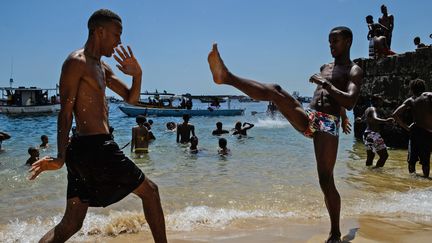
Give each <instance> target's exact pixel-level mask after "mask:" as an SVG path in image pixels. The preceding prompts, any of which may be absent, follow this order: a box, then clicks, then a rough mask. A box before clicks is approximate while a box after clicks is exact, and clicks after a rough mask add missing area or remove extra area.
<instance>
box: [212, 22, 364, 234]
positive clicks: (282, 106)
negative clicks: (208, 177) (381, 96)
mask: <svg viewBox="0 0 432 243" xmlns="http://www.w3.org/2000/svg"><path fill="white" fill-rule="evenodd" d="M329 42H330V50H331V54H332V56H333V57H334V58H335V61H334V63H330V64H325V65H323V66H322V67H321V73H320V74H315V75H313V76H312V77H311V78H310V80H309V81H310V82H314V83H316V84H317V88H316V90H315V92H314V97H313V100H312V102H311V104H310V108H308V109H306V110H304V109H303V107H302V105H301V104H300V103H299V102H298V101H297V100H296V99H295V98H293V97H292V96H291V95H290V94H288V92H286V91H285V90H283V89H282V88H281V87H280V86H279V85H277V84H263V83H260V82H257V81H253V80H248V79H244V78H240V77H238V76H235V75H234V74H233V73H231V72H230V71H229V70H228V69H227V67H226V66H225V65H224V63H223V61H222V59H221V57H220V55H219V52H218V49H217V45H216V44H214V45H213V49H212V51H211V52H210V53H209V56H208V62H209V64H210V69H211V72H212V74H213V80H214V81H215V82H216V83H217V84H228V85H232V86H234V87H235V88H237V89H239V90H241V91H243V92H244V93H246V94H247V95H249V96H250V97H251V98H253V99H256V100H266V101H272V102H274V103H275V104H276V105H277V107H278V109H279V111H280V112H281V113H282V114H283V115H284V116H285V117H286V118H287V119H288V121H289V122H290V123H291V124H292V125H293V127H294V128H295V129H297V130H298V131H299V132H301V133H303V134H304V135H305V136H307V137H311V138H313V142H314V147H315V157H316V160H317V167H318V176H319V182H320V186H321V189H322V191H323V193H324V197H325V203H326V206H327V210H328V212H329V214H330V220H331V231H330V235H329V238H328V239H327V242H340V236H341V233H340V228H339V217H340V196H339V193H338V191H337V190H336V186H335V183H334V178H333V168H334V165H335V162H336V155H337V148H338V141H339V116H340V113H341V112H342V110H343V108H346V109H348V110H351V109H352V108H353V107H354V105H355V103H356V101H357V98H358V96H359V93H360V86H361V83H362V78H363V71H362V70H361V68H360V67H359V66H357V65H356V64H354V63H353V62H352V61H351V59H350V47H351V43H352V33H351V30H350V29H348V28H346V27H337V28H334V29H332V30H331V32H330V35H329ZM343 124H344V125H347V124H348V123H346V122H344V123H343Z"/></svg>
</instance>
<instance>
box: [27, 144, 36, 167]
mask: <svg viewBox="0 0 432 243" xmlns="http://www.w3.org/2000/svg"><path fill="white" fill-rule="evenodd" d="M28 153H29V154H30V158H29V159H28V160H27V162H26V165H30V166H31V165H32V164H33V163H34V162H36V161H38V160H39V150H38V149H37V148H35V147H30V148H29V149H28Z"/></svg>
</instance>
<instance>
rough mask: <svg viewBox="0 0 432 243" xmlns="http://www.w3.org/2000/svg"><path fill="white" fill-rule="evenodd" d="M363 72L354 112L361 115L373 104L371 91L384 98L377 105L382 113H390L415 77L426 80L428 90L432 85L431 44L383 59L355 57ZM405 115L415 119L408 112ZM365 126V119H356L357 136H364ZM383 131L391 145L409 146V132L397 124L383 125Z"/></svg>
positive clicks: (355, 132)
mask: <svg viewBox="0 0 432 243" xmlns="http://www.w3.org/2000/svg"><path fill="white" fill-rule="evenodd" d="M354 62H355V63H357V64H358V65H359V66H360V67H361V68H362V69H363V72H364V79H363V85H362V89H361V92H360V97H359V99H358V102H357V105H356V107H354V116H355V117H359V116H361V115H362V114H363V112H364V110H365V109H366V108H367V107H368V106H369V104H370V97H371V95H377V96H379V97H381V98H382V99H383V100H384V104H383V106H382V107H377V108H378V109H377V110H378V115H379V116H380V117H383V118H386V117H388V116H389V115H390V114H391V113H392V112H393V111H394V110H395V109H396V108H397V107H398V106H399V105H401V104H402V102H403V101H404V100H406V99H407V98H408V97H409V96H410V90H409V82H410V81H411V80H413V79H416V78H421V79H423V80H424V81H426V87H427V88H426V91H431V90H432V89H431V88H432V47H430V46H429V47H426V48H421V49H416V50H415V51H414V52H406V53H403V54H399V55H394V56H389V57H385V58H381V59H363V58H361V59H356V60H354ZM404 119H405V120H406V122H407V123H408V124H410V122H411V121H412V118H411V117H410V114H409V112H407V114H405V117H404ZM365 128H366V125H365V124H364V123H354V136H355V137H356V138H358V139H361V138H362V135H363V131H364V129H365ZM381 135H382V137H383V138H384V140H385V142H386V144H387V145H388V146H389V147H395V148H406V147H407V146H408V133H407V132H406V131H405V130H403V129H402V128H401V127H399V126H398V125H396V124H395V125H390V124H389V125H388V124H385V125H382V129H381Z"/></svg>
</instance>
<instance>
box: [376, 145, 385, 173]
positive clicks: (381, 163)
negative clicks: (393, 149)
mask: <svg viewBox="0 0 432 243" xmlns="http://www.w3.org/2000/svg"><path fill="white" fill-rule="evenodd" d="M377 154H378V155H379V159H378V161H377V163H376V167H377V168H378V167H383V166H384V164H385V162H386V161H387V158H388V153H387V149H382V150H380V151H377Z"/></svg>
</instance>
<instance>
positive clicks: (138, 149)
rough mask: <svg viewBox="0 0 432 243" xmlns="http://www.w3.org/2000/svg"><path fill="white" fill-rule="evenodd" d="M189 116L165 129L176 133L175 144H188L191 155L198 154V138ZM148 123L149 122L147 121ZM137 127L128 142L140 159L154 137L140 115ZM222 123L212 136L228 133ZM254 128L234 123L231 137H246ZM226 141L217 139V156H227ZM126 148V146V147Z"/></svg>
mask: <svg viewBox="0 0 432 243" xmlns="http://www.w3.org/2000/svg"><path fill="white" fill-rule="evenodd" d="M189 119H190V115H188V114H184V115H183V122H182V123H179V124H176V123H175V122H172V121H170V122H167V123H166V128H167V130H168V131H172V132H176V133H177V136H176V142H177V143H182V144H187V143H190V147H189V150H190V152H191V153H198V152H199V149H198V137H197V136H196V134H195V126H194V125H193V124H191V123H189ZM149 121H150V120H149ZM136 122H137V126H135V127H133V128H132V140H131V142H130V150H131V152H134V153H135V154H136V155H138V157H142V155H143V154H146V153H148V151H149V149H148V147H149V144H150V142H151V141H153V140H155V139H156V138H155V136H154V135H153V133H152V131H151V124H150V123H149V122H146V118H145V117H144V116H142V115H138V116H137V117H136ZM146 124H147V125H146ZM222 126H223V124H222V122H220V121H219V122H217V123H216V129H215V130H213V131H212V135H215V136H220V135H223V134H228V133H230V132H229V131H228V130H224V129H223V128H222ZM252 127H254V124H252V123H249V122H244V123H243V125H242V123H241V122H240V121H238V122H236V124H235V127H234V129H232V135H238V136H240V137H241V136H246V135H247V132H246V131H247V130H249V129H251V128H252ZM227 144H228V142H227V140H226V139H225V138H219V148H218V154H220V155H229V154H230V153H231V150H230V149H228V148H227ZM126 146H127V145H126Z"/></svg>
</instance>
